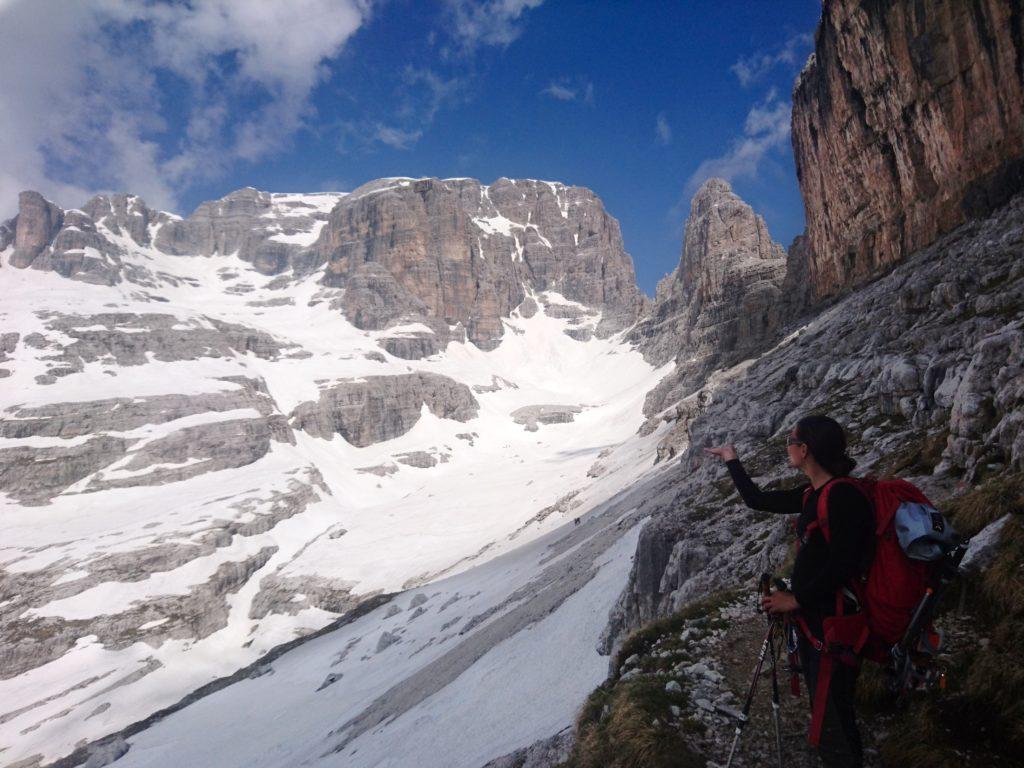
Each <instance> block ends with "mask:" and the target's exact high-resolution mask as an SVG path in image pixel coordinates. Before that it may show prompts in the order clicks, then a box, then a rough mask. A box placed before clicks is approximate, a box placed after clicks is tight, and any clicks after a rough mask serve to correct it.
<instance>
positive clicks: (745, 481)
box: [704, 445, 806, 515]
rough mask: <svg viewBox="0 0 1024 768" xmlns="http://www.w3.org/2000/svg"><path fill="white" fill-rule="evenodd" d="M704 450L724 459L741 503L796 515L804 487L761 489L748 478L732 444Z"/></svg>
mask: <svg viewBox="0 0 1024 768" xmlns="http://www.w3.org/2000/svg"><path fill="white" fill-rule="evenodd" d="M704 450H705V451H707V452H708V453H710V454H711V455H712V456H717V457H718V458H720V459H723V460H724V461H725V466H726V468H727V469H728V470H729V475H730V476H732V481H733V482H734V483H735V484H736V490H737V491H739V492H740V496H741V497H742V498H743V503H744V504H746V505H747V506H748V507H750V508H751V509H756V510H759V511H761V512H774V513H776V514H779V515H796V514H799V513H800V511H801V509H802V508H803V501H804V488H805V487H806V486H801V487H800V488H793V489H791V490H788V491H762V490H761V489H760V488H758V487H757V485H755V483H754V481H753V480H751V479H750V475H748V474H747V471H746V470H745V469H744V468H743V465H742V464H741V463H740V460H739V458H738V457H737V456H736V449H735V448H733V446H732V445H723V446H722V447H720V448H705V449H704Z"/></svg>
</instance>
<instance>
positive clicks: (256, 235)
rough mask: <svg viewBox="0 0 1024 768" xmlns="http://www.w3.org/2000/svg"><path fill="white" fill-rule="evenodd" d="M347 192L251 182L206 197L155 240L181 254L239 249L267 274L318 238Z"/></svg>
mask: <svg viewBox="0 0 1024 768" xmlns="http://www.w3.org/2000/svg"><path fill="white" fill-rule="evenodd" d="M343 197H344V196H343V195H341V194H339V193H331V192H324V193H320V194H317V195H288V194H276V193H270V192H261V191H260V190H258V189H253V188H252V187H246V188H245V189H240V190H237V191H236V192H232V193H231V194H229V195H226V196H225V197H222V198H221V199H220V200H212V201H210V202H206V203H203V204H202V205H200V206H199V207H198V208H196V210H195V211H193V212H192V214H191V215H190V216H189V217H188V218H186V219H175V220H171V221H168V222H167V223H166V224H165V225H164V226H162V227H160V229H159V231H158V233H157V236H156V240H155V243H154V244H155V246H156V247H157V248H158V249H159V250H161V251H163V252H164V253H170V254H175V255H182V256H191V255H199V256H210V255H213V254H222V255H226V254H235V255H237V256H238V258H240V259H242V260H243V261H247V262H249V263H251V264H252V265H253V267H254V268H255V269H257V270H258V271H259V272H262V273H263V274H265V275H273V274H277V273H279V272H282V271H284V270H286V269H288V268H289V267H291V266H292V262H293V257H297V256H298V254H299V253H300V252H301V251H302V250H303V249H304V248H305V247H306V246H308V245H310V244H311V243H312V242H313V241H314V240H315V239H316V236H317V234H318V233H319V231H320V228H321V227H322V226H323V222H324V221H325V220H326V218H327V211H328V210H330V207H331V206H332V205H333V204H334V203H335V202H336V201H337V200H339V199H342V198H343Z"/></svg>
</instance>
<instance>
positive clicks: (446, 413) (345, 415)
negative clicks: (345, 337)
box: [290, 373, 479, 448]
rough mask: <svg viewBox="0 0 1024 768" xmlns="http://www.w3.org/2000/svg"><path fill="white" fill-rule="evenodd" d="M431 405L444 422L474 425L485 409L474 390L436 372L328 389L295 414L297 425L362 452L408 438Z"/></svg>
mask: <svg viewBox="0 0 1024 768" xmlns="http://www.w3.org/2000/svg"><path fill="white" fill-rule="evenodd" d="M424 405H426V406H427V407H428V408H429V409H430V411H431V413H433V414H434V415H435V416H437V417H438V418H442V419H454V420H455V421H469V420H470V419H472V418H475V417H476V415H477V413H478V412H479V405H478V404H477V401H476V398H475V397H473V393H472V392H470V390H469V387H467V386H466V385H465V384H461V383H459V382H457V381H453V380H452V379H449V378H448V377H446V376H440V375H438V374H436V373H409V374H402V375H398V376H365V377H363V378H361V379H356V380H352V381H342V382H338V383H337V384H334V385H332V386H328V387H325V388H324V389H322V390H321V392H320V399H319V400H318V401H317V402H315V403H314V402H306V403H302V404H300V405H299V406H297V407H296V408H295V410H294V411H292V413H291V416H290V419H291V424H292V426H293V427H295V428H296V429H301V430H303V431H304V432H308V433H310V434H311V435H314V436H315V437H322V438H324V439H325V440H330V439H331V438H332V437H334V435H335V434H339V435H341V436H342V437H343V438H345V440H347V441H348V442H350V443H351V444H352V445H355V446H357V447H360V448H364V447H366V446H368V445H372V444H373V443H379V442H382V441H384V440H391V439H393V438H395V437H399V436H400V435H404V434H405V433H406V432H408V431H409V430H410V429H412V428H413V426H414V425H415V424H416V422H417V421H419V419H420V411H421V409H422V407H423V406H424Z"/></svg>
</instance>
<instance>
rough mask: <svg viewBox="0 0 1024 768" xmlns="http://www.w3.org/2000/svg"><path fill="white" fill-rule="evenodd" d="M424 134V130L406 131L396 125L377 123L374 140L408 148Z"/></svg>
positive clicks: (395, 147)
mask: <svg viewBox="0 0 1024 768" xmlns="http://www.w3.org/2000/svg"><path fill="white" fill-rule="evenodd" d="M422 135H423V131H419V130H415V131H406V130H402V129H401V128H395V127H394V126H389V125H381V124H379V123H378V124H377V127H376V130H375V131H374V132H373V134H372V138H373V140H374V141H379V142H380V143H381V144H386V145H387V146H389V147H391V148H393V149H408V148H409V147H411V146H412V145H413V144H415V143H416V142H417V141H419V140H420V137H421V136H422Z"/></svg>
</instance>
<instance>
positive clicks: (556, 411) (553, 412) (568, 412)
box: [510, 405, 583, 432]
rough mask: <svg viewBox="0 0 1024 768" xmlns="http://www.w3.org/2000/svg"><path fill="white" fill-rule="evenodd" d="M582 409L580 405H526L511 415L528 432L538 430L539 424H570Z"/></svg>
mask: <svg viewBox="0 0 1024 768" xmlns="http://www.w3.org/2000/svg"><path fill="white" fill-rule="evenodd" d="M582 411H583V407H582V406H579V405H524V406H523V407H522V408H516V409H515V410H514V411H512V413H511V414H510V415H511V416H512V421H514V422H515V423H516V424H522V425H523V426H524V427H525V428H526V431H527V432H536V431H537V430H538V429H539V427H538V426H537V425H538V424H569V423H571V422H572V421H573V419H575V418H576V414H578V413H582Z"/></svg>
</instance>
